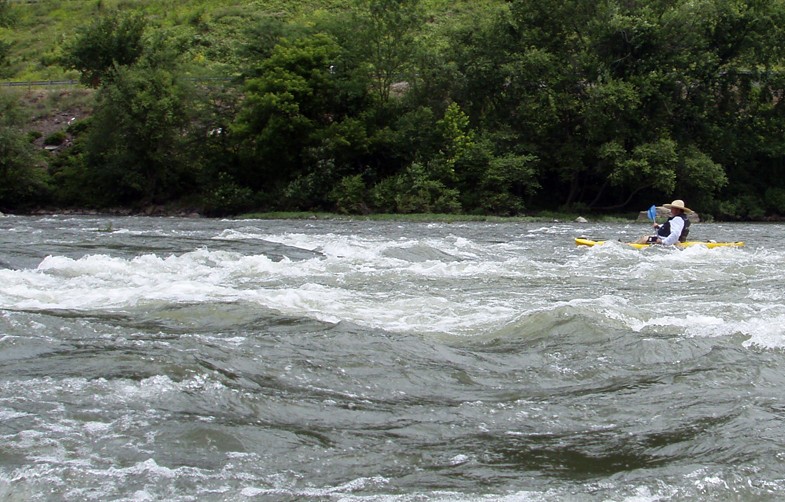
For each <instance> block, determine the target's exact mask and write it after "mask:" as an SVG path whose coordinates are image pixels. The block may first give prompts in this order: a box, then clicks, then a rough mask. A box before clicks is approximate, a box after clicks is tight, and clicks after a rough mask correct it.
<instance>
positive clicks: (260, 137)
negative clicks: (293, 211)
mask: <svg viewBox="0 0 785 502" xmlns="http://www.w3.org/2000/svg"><path fill="white" fill-rule="evenodd" d="M341 56H342V49H341V47H340V46H339V45H338V43H337V42H336V40H335V39H334V38H333V37H332V36H330V35H327V34H324V33H316V34H312V35H310V36H307V37H303V38H298V39H296V40H288V39H283V40H281V42H280V43H279V44H278V45H277V46H276V47H275V48H274V49H273V52H272V54H271V55H270V57H269V58H268V59H266V60H265V61H264V62H263V63H262V65H261V68H260V71H259V72H258V74H259V75H260V76H259V77H257V78H251V79H249V80H248V81H247V82H246V86H245V100H244V102H243V107H242V108H241V110H240V111H239V113H238V117H237V120H236V121H235V122H234V124H233V125H232V127H231V132H232V133H233V134H235V135H236V136H237V137H238V138H239V141H240V142H241V147H242V149H243V155H242V165H241V169H240V172H238V173H237V179H238V181H240V182H241V183H242V184H244V185H246V186H249V187H251V188H252V189H254V190H256V191H259V190H261V191H263V192H265V193H267V194H268V195H270V196H273V197H274V198H275V200H276V201H277V202H278V204H284V205H292V206H295V207H303V206H305V207H308V206H310V205H316V206H318V205H323V204H327V203H329V200H330V196H329V194H330V190H331V188H332V186H333V185H334V184H335V183H337V182H338V180H340V179H341V178H343V177H344V176H347V175H352V174H357V173H356V172H352V171H355V170H356V166H355V164H354V161H355V159H356V155H357V154H358V153H360V152H362V151H363V150H364V148H365V147H366V144H367V141H368V140H367V134H366V131H365V128H364V125H363V124H362V122H360V121H358V120H357V119H356V118H354V117H355V116H356V115H357V113H358V109H361V108H362V104H361V103H362V101H363V100H364V97H365V94H364V93H363V92H357V91H356V90H354V89H355V87H356V86H355V84H354V83H353V80H352V79H353V78H354V76H355V75H356V74H355V73H354V72H353V71H352V69H351V68H346V67H341V66H340V64H341V61H342V58H341ZM336 67H339V68H340V69H339V70H337V69H336ZM279 207H280V206H279Z"/></svg>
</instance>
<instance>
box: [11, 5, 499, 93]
mask: <svg viewBox="0 0 785 502" xmlns="http://www.w3.org/2000/svg"><path fill="white" fill-rule="evenodd" d="M357 3H358V0H300V1H296V2H294V1H291V0H256V1H253V2H248V1H242V0H228V1H226V0H178V1H174V0H137V1H131V0H65V1H62V0H0V81H31V80H33V81H35V80H64V79H76V78H78V75H77V74H76V73H75V72H66V71H65V70H63V68H61V67H59V66H58V65H57V59H58V57H59V55H60V51H61V49H62V46H63V43H64V42H65V41H66V40H68V39H69V37H71V36H72V35H73V34H74V33H75V32H77V31H78V30H79V28H80V27H81V26H84V25H86V24H88V23H90V21H91V19H93V18H94V17H95V16H97V15H99V14H100V13H101V12H105V11H110V10H113V9H117V10H134V11H139V12H142V13H144V14H145V16H147V18H148V19H149V20H150V22H151V24H152V25H154V26H158V27H160V28H161V29H166V30H171V31H172V32H173V33H175V34H176V35H177V36H184V37H187V36H198V37H200V39H201V40H203V45H204V47H206V48H209V49H205V50H204V51H203V52H201V53H194V54H193V72H194V74H200V75H205V74H207V75H220V74H222V73H223V72H224V71H225V70H226V67H227V65H228V64H229V63H230V62H228V61H226V60H225V58H226V57H229V56H228V55H229V54H231V48H232V45H233V42H235V41H236V40H238V39H239V38H240V36H241V35H243V34H245V33H247V30H249V29H253V27H254V26H255V25H260V24H263V23H264V22H265V21H266V20H268V21H269V20H270V19H276V20H285V21H291V22H305V23H307V22H310V20H311V19H314V18H320V17H321V18H323V17H325V16H328V15H330V14H331V13H336V12H340V11H348V10H351V9H352V8H354V6H356V5H357ZM503 3H504V0H456V1H449V0H423V1H422V7H423V8H424V9H425V11H426V12H427V13H428V14H429V16H428V19H429V23H430V24H429V26H426V27H424V28H426V29H427V28H433V27H438V26H439V25H441V24H443V23H445V22H449V21H450V19H452V18H453V17H455V16H470V15H472V13H473V12H477V11H478V10H482V9H484V8H487V7H488V6H492V5H495V6H498V5H499V4H503ZM4 47H5V50H4V49H3V48H4ZM3 53H5V57H4V58H3Z"/></svg>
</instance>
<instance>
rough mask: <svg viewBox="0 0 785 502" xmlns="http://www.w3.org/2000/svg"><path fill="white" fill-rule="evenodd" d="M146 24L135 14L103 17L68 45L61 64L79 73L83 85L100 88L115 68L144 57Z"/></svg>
mask: <svg viewBox="0 0 785 502" xmlns="http://www.w3.org/2000/svg"><path fill="white" fill-rule="evenodd" d="M146 24H147V22H146V20H145V18H144V17H143V16H142V15H141V14H136V13H122V14H121V13H112V14H108V15H103V16H100V17H98V19H96V20H95V21H94V22H93V23H92V24H90V25H89V26H87V27H86V28H85V29H84V30H83V31H80V32H79V34H77V35H76V36H75V37H74V38H73V39H71V40H70V41H68V42H67V43H66V45H65V47H64V49H63V57H62V60H61V64H62V65H63V66H64V67H65V68H66V69H74V70H77V71H79V72H80V73H81V76H80V78H79V80H80V82H82V83H83V84H85V85H89V86H90V87H93V88H97V87H98V86H99V85H101V82H102V81H103V80H104V79H105V78H107V77H111V76H112V75H113V74H112V70H113V69H114V68H117V67H120V66H129V65H132V64H133V63H135V62H136V61H137V60H138V59H139V58H140V57H141V56H142V52H143V49H144V44H143V40H142V36H143V34H144V30H145V27H146Z"/></svg>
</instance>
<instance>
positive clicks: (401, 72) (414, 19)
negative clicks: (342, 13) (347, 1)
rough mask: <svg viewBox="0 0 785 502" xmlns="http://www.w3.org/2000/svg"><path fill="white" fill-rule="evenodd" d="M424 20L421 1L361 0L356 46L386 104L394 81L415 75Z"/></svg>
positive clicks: (378, 93)
mask: <svg viewBox="0 0 785 502" xmlns="http://www.w3.org/2000/svg"><path fill="white" fill-rule="evenodd" d="M422 22H423V15H422V10H421V8H420V0H359V1H358V2H357V18H356V20H355V22H354V23H353V26H356V27H357V39H356V43H357V46H356V47H355V48H356V49H359V50H360V51H361V52H362V53H363V55H364V59H365V61H367V62H368V64H369V70H370V72H371V75H372V79H373V81H374V83H375V85H374V90H375V94H376V96H377V97H378V98H379V100H380V101H381V102H382V103H386V102H387V101H389V99H390V91H391V87H392V84H393V83H395V82H397V81H405V80H407V79H408V78H410V77H412V75H410V74H408V72H407V70H410V69H411V68H412V63H413V60H414V58H413V56H414V54H415V51H416V49H417V38H416V34H417V32H418V29H419V27H420V25H421V24H422Z"/></svg>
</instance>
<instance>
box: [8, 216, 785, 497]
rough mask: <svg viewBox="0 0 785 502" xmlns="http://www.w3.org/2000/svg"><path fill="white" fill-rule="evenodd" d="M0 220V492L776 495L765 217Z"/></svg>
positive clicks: (773, 242)
mask: <svg viewBox="0 0 785 502" xmlns="http://www.w3.org/2000/svg"><path fill="white" fill-rule="evenodd" d="M645 231H646V226H645V225H642V224H634V223H629V224H621V223H615V224H612V223H603V224H579V223H565V222H553V223H452V224H426V223H400V222H384V223H380V222H359V221H358V222H335V221H314V220H309V221H261V220H242V221H235V220H200V219H180V218H134V217H112V218H109V217H88V216H83V217H73V216H48V217H17V216H8V217H4V218H0V419H1V420H0V499H3V500H61V499H66V500H101V501H103V500H175V501H191V500H194V501H196V500H199V501H204V500H233V501H234V500H341V501H375V502H377V501H414V500H417V501H422V500H429V501H431V500H433V501H448V500H449V501H456V500H482V501H491V500H493V501H496V500H499V501H513V500H515V501H517V500H554V501H555V500H597V501H663V500H694V499H702V500H718V501H719V500H778V499H779V498H780V497H781V493H782V492H783V490H785V420H784V419H785V390H784V389H785V351H784V350H783V348H785V328H784V327H783V326H785V288H783V286H782V284H783V283H785V266H783V263H785V250H783V249H782V248H781V245H780V242H779V238H778V237H779V236H780V235H782V234H783V232H784V231H785V226H784V225H780V224H765V225H764V224H753V225H731V224H700V225H695V226H694V227H693V232H692V234H693V235H694V236H695V237H696V238H699V239H716V240H744V241H746V243H747V246H746V247H745V248H742V249H714V250H708V249H705V248H703V247H694V248H689V249H686V250H683V251H678V250H667V249H648V250H643V251H637V250H634V249H631V248H628V247H626V246H624V245H622V244H620V243H618V242H610V243H609V244H608V245H606V246H603V247H598V248H577V247H576V246H574V243H573V237H575V236H579V235H588V236H592V237H602V238H609V239H611V240H613V241H615V240H617V239H622V240H627V239H632V238H634V237H636V236H637V235H639V234H641V233H643V232H645Z"/></svg>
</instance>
